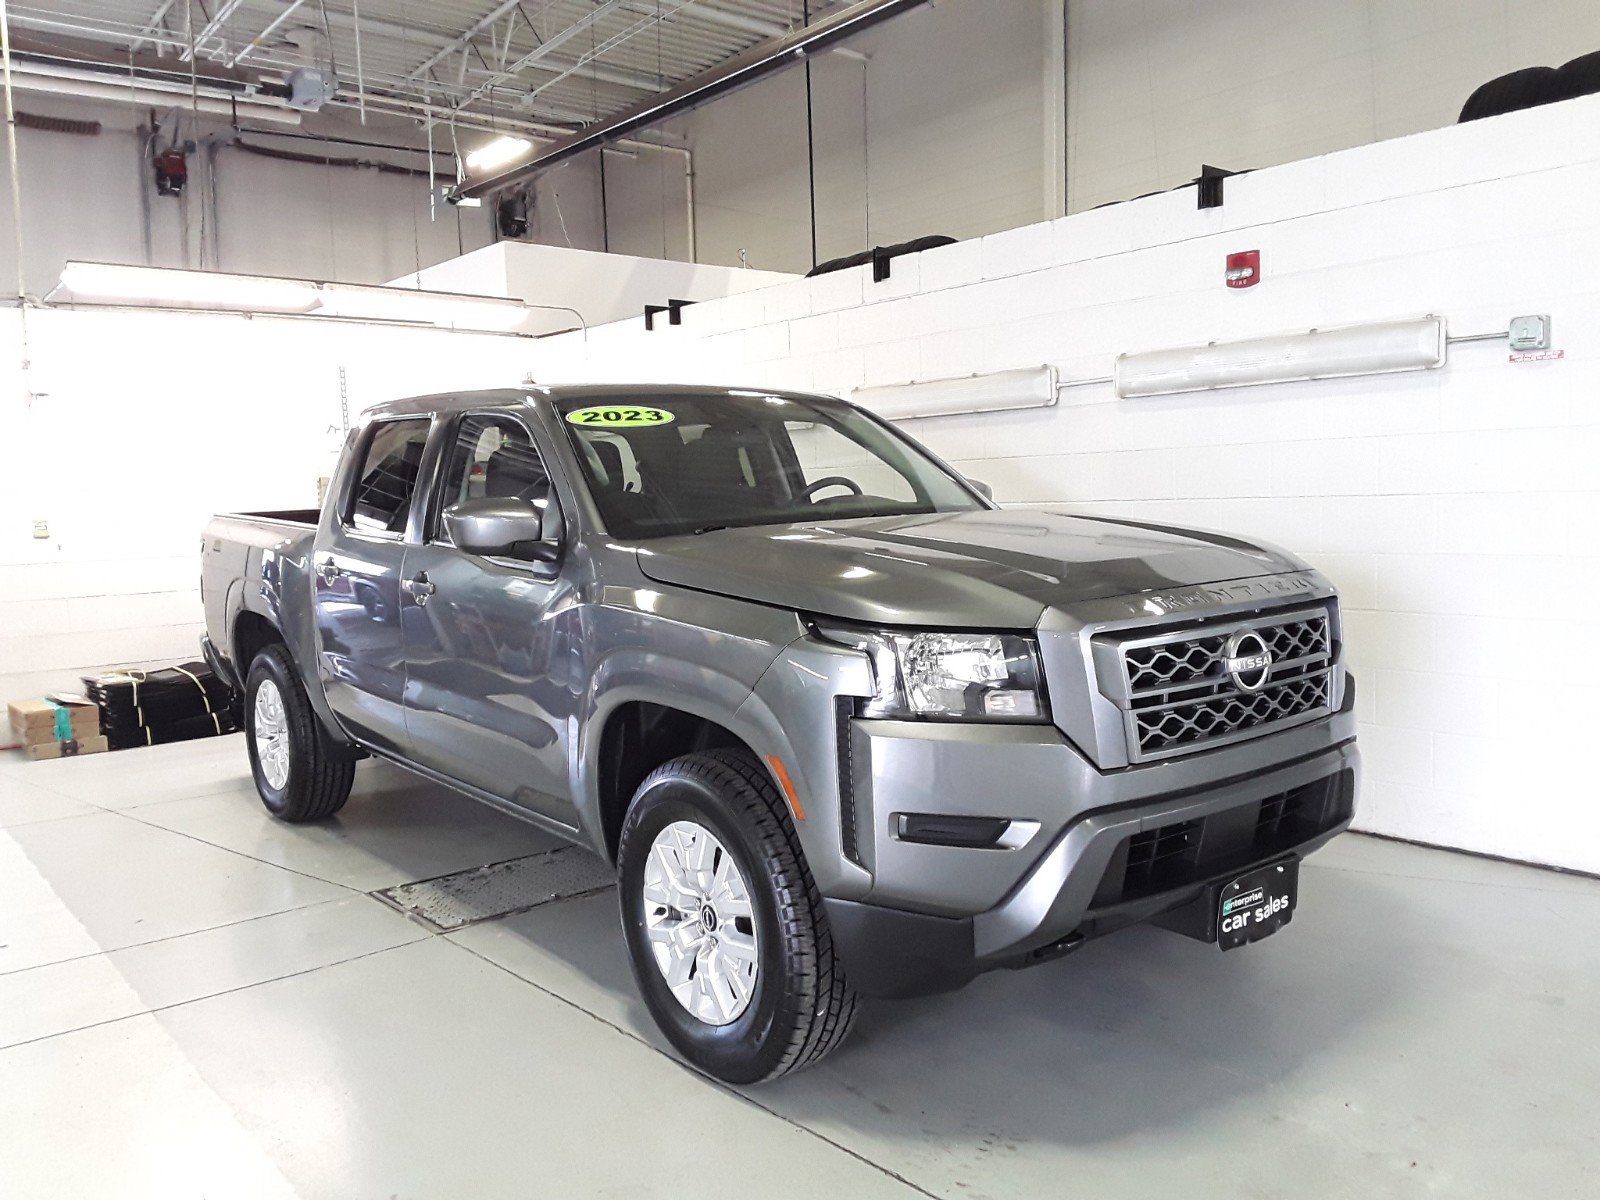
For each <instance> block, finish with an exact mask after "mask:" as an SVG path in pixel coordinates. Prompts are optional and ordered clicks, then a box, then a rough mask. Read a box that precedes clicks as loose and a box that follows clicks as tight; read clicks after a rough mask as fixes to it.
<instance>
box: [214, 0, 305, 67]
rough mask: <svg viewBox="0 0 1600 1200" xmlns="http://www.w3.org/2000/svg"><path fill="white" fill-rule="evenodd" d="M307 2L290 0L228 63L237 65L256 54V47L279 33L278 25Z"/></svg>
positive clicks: (232, 65)
mask: <svg viewBox="0 0 1600 1200" xmlns="http://www.w3.org/2000/svg"><path fill="white" fill-rule="evenodd" d="M305 2H306V0H289V7H288V8H286V9H284V10H283V11H282V12H281V13H279V14H278V15H277V16H275V17H273V18H272V20H271V21H270V22H268V24H267V27H266V28H265V29H263V30H262V31H261V32H260V33H258V34H256V35H255V37H253V38H251V39H250V42H249V44H248V45H246V46H245V48H244V49H243V50H241V51H239V53H237V54H235V55H234V56H233V57H232V58H230V59H229V60H228V63H227V65H228V66H230V67H236V66H238V65H239V64H240V63H242V62H243V61H244V60H245V59H247V58H249V57H250V56H251V55H252V54H254V53H255V52H256V48H257V47H258V46H260V45H262V44H263V43H265V42H266V40H267V39H268V38H270V37H271V36H272V35H273V34H275V33H277V32H278V27H279V26H280V25H282V24H283V23H284V22H285V21H287V20H288V19H289V18H290V17H292V16H294V14H295V10H296V9H298V8H299V7H300V6H301V5H302V4H304V3H305Z"/></svg>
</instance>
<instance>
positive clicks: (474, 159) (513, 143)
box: [467, 134, 533, 172]
mask: <svg viewBox="0 0 1600 1200" xmlns="http://www.w3.org/2000/svg"><path fill="white" fill-rule="evenodd" d="M531 149H533V143H532V142H530V141H529V140H528V139H527V138H519V137H512V136H510V135H509V134H507V135H506V136H504V137H497V138H495V140H494V141H492V142H488V143H486V144H484V145H482V146H479V147H478V148H477V149H476V150H474V151H473V152H472V153H471V154H469V155H467V170H469V171H479V172H481V171H493V170H494V169H495V168H497V167H503V166H505V165H506V164H507V163H512V162H515V161H516V160H517V159H519V158H521V157H522V156H523V155H524V154H526V153H527V152H528V151H529V150H531Z"/></svg>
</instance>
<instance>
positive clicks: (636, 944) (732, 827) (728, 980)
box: [618, 750, 856, 1083]
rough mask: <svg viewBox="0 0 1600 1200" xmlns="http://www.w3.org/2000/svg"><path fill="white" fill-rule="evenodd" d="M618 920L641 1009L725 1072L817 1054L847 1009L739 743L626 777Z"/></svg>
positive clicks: (823, 936)
mask: <svg viewBox="0 0 1600 1200" xmlns="http://www.w3.org/2000/svg"><path fill="white" fill-rule="evenodd" d="M618 874H619V876H620V879H619V890H620V893H621V900H622V925H623V934H624V936H625V938H626V940H627V944H628V954H629V959H630V961H631V962H632V965H633V974H634V978H635V979H636V980H637V981H638V984H639V990H640V992H641V993H642V994H643V996H644V1000H645V1003H646V1005H647V1006H648V1007H649V1009H650V1014H651V1016H652V1017H654V1018H655V1021H656V1024H657V1025H659V1026H660V1028H661V1031H662V1032H663V1033H664V1034H666V1036H667V1039H668V1041H670V1042H671V1043H672V1044H673V1046H674V1047H676V1048H677V1050H678V1052H679V1053H680V1054H682V1055H683V1056H684V1058H686V1059H688V1060H689V1062H690V1063H692V1064H693V1065H694V1066H696V1067H698V1068H699V1069H700V1070H702V1071H704V1072H706V1073H707V1074H708V1075H712V1076H715V1077H716V1078H718V1079H721V1080H724V1081H726V1082H728V1083H757V1082H760V1081H762V1080H767V1079H773V1078H776V1077H777V1076H779V1075H784V1074H787V1073H788V1072H790V1071H795V1070H799V1069H800V1068H802V1067H806V1066H809V1065H811V1064H812V1063H814V1062H816V1061H818V1060H819V1059H821V1058H822V1057H824V1056H825V1055H827V1054H828V1053H829V1052H830V1051H832V1050H833V1049H834V1048H835V1047H837V1046H838V1045H839V1044H840V1043H841V1042H843V1041H844V1039H845V1036H846V1035H847V1034H848V1033H849V1031H850V1027H851V1025H852V1023H853V1022H854V1020H855V1014H856V997H855V992H854V991H853V990H852V988H851V987H850V984H849V982H848V981H847V980H846V979H845V976H844V972H843V970H842V968H841V967H840V964H839V961H838V958H837V956H836V955H835V953H834V949H833V937H832V934H831V932H830V931H829V929H828V922H827V918H826V916H825V915H824V913H823V908H822V897H821V895H820V894H819V893H818V891H817V885H816V883H815V882H814V881H813V880H812V878H811V872H810V871H809V870H807V869H806V865H805V860H804V858H803V857H802V855H801V852H800V843H799V838H798V836H797V835H796V833H795V829H794V825H793V823H792V821H791V820H790V817H789V812H788V808H787V806H786V805H785V804H784V802H783V799H782V797H781V796H780V795H779V794H778V790H777V788H776V787H775V786H774V785H773V782H772V778H771V776H769V775H768V774H767V772H766V770H765V769H764V768H763V767H762V765H761V763H760V762H759V761H758V760H757V759H756V758H755V757H754V756H753V755H751V754H749V753H747V752H744V751H731V750H713V751H708V752H704V753H698V754H689V755H685V756H684V757H682V758H677V759H674V760H673V761H671V762H669V763H667V764H665V765H664V766H662V767H660V768H658V769H657V770H656V771H655V772H654V773H652V774H651V775H650V777H649V778H647V779H646V780H645V781H644V783H643V784H642V785H640V787H639V790H638V792H637V793H636V794H635V796H634V800H633V804H632V807H630V808H629V810H628V816H627V819H626V820H625V821H624V822H623V827H622V836H621V842H620V847H619V850H618Z"/></svg>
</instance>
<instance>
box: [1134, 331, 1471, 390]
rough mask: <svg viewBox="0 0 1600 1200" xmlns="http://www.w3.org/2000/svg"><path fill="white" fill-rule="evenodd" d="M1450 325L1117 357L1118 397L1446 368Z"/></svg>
mask: <svg viewBox="0 0 1600 1200" xmlns="http://www.w3.org/2000/svg"><path fill="white" fill-rule="evenodd" d="M1446 354H1447V350H1446V340H1445V320H1444V318H1443V317H1436V316H1427V317H1418V318H1415V319H1411V320H1403V321H1381V322H1378V323H1376V324H1371V325H1346V326H1342V327H1339V328H1336V329H1312V330H1308V331H1307V332H1305V333H1286V334H1280V335H1277V336H1274V337H1263V338H1252V339H1250V340H1248V341H1242V342H1211V343H1208V344H1207V345H1204V346H1184V347H1180V348H1177V349H1172V350H1150V351H1146V352H1144V353H1141V354H1121V355H1118V356H1117V359H1116V364H1115V367H1114V373H1113V376H1112V380H1113V384H1114V386H1115V389H1116V394H1117V396H1118V397H1119V398H1122V399H1130V398H1135V397H1139V396H1167V395H1172V394H1174V393H1178V392H1201V391H1210V390H1213V389H1216V388H1231V387H1249V386H1252V385H1254V384H1263V383H1291V382H1295V381H1303V380H1310V379H1336V378H1340V377H1344V376H1351V375H1382V374H1388V373H1390V372H1394V371H1423V370H1431V369H1433V368H1436V367H1442V366H1444V363H1445V358H1446Z"/></svg>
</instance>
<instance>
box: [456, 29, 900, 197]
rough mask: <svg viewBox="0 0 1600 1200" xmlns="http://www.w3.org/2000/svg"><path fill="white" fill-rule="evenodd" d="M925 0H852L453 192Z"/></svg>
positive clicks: (525, 171) (493, 183) (593, 139)
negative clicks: (829, 12)
mask: <svg viewBox="0 0 1600 1200" xmlns="http://www.w3.org/2000/svg"><path fill="white" fill-rule="evenodd" d="M927 2H928V0H858V3H855V4H852V5H850V7H848V8H845V9H841V10H840V11H839V12H837V13H835V14H834V15H833V16H831V17H825V18H823V19H822V20H821V21H818V22H817V23H816V24H815V25H810V26H807V27H806V28H803V29H796V30H793V31H791V32H790V33H787V34H785V35H784V36H782V37H776V38H771V39H769V40H767V41H765V42H762V43H760V44H759V45H756V46H753V47H751V48H750V49H749V50H748V51H746V52H745V53H744V54H740V55H736V56H735V57H733V58H730V59H728V60H727V61H726V62H723V63H720V64H718V65H717V66H715V67H712V68H711V69H710V70H709V71H705V72H702V73H701V74H699V75H696V76H695V77H694V78H692V79H686V80H684V81H683V82H682V83H680V84H678V85H677V86H676V87H672V88H669V89H667V90H666V91H664V92H662V93H661V94H660V95H658V96H652V97H651V98H649V99H648V100H645V101H644V102H642V103H640V104H636V105H634V106H633V107H632V108H627V109H624V110H623V111H622V112H620V113H617V114H616V115H615V116H613V117H609V118H607V119H605V120H603V121H601V122H599V123H598V124H596V125H593V126H591V127H590V128H588V129H584V130H581V131H579V132H578V133H575V134H572V135H571V136H570V137H565V138H562V139H561V140H560V141H557V142H553V143H551V144H550V145H548V146H546V147H543V148H542V149H539V150H536V151H533V152H532V156H531V157H529V158H527V159H525V160H523V161H522V162H519V163H513V164H512V165H510V166H507V167H503V168H501V169H499V170H497V171H493V172H490V173H488V174H484V175H479V176H477V177H475V178H474V177H472V176H470V175H469V176H468V177H467V178H466V179H464V180H463V181H462V182H461V183H460V184H459V185H457V186H456V188H455V189H454V194H455V196H456V197H458V198H462V197H464V198H467V199H471V198H474V197H478V196H484V195H487V194H489V193H490V192H493V191H497V190H498V189H500V188H504V187H508V186H510V185H511V184H513V183H517V182H519V181H521V180H523V179H526V178H528V177H529V176H530V175H533V174H535V173H536V172H538V171H542V170H545V169H546V168H548V167H552V166H554V165H555V164H556V163H558V162H561V161H562V160H564V159H568V158H571V157H572V156H573V155H575V154H582V153H583V152H584V151H585V150H591V149H593V148H594V147H596V146H600V145H603V144H605V143H606V142H609V141H614V140H615V139H617V138H619V137H622V136H623V135H624V134H628V133H632V132H633V131H634V130H636V129H643V128H644V127H645V126H647V125H654V124H656V123H657V122H659V121H662V120H664V119H666V118H667V117H670V116H672V115H673V114H674V113H678V112H682V111H683V110H685V109H688V108H693V107H694V106H695V105H698V104H704V103H705V102H706V101H708V100H713V99H715V98H716V97H718V96H723V95H726V94H727V93H729V92H731V91H734V90H735V89H737V88H741V87H744V86H745V85H746V84H750V83H754V82H755V81H756V80H758V79H761V78H764V77H765V76H767V75H771V74H774V73H776V72H778V71H781V70H783V69H784V68H785V67H789V66H795V65H798V64H799V63H801V62H803V61H805V59H806V57H807V56H808V55H811V54H815V53H817V52H818V51H820V50H823V49H826V48H827V47H829V46H831V45H834V44H835V43H837V42H841V41H843V40H844V39H846V38H849V37H853V36H855V35H856V34H858V33H861V32H862V31H863V30H866V29H870V28H872V27H873V26H874V25H877V24H880V23H882V22H884V21H887V20H889V19H891V18H893V17H897V16H899V15H900V14H901V13H904V12H909V11H910V10H911V9H913V8H918V7H920V6H921V5H923V4H925V3H927Z"/></svg>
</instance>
